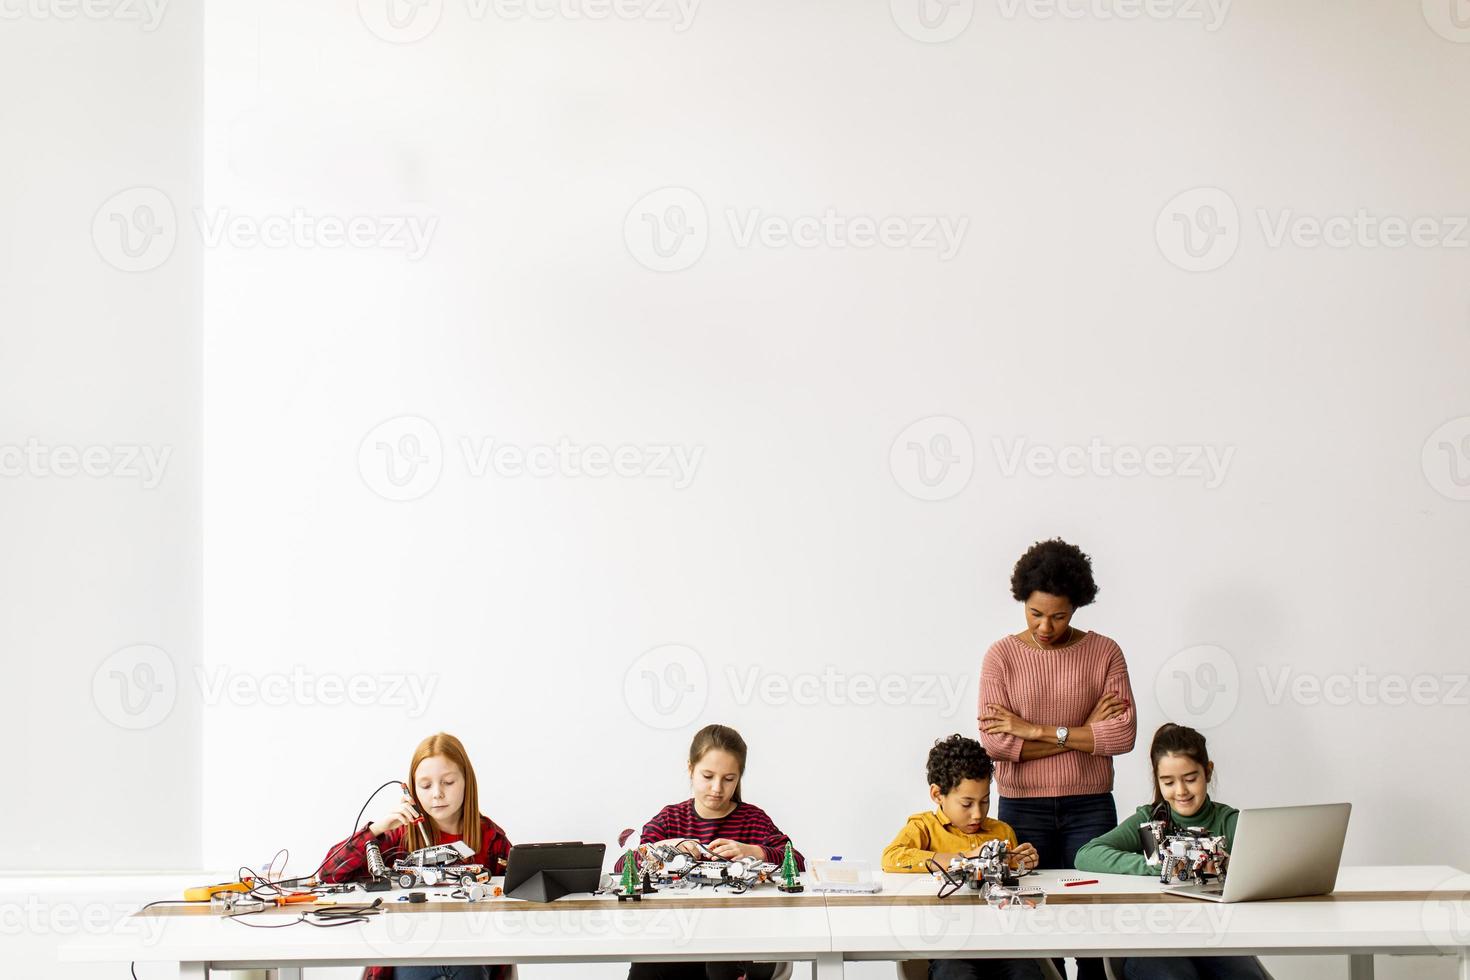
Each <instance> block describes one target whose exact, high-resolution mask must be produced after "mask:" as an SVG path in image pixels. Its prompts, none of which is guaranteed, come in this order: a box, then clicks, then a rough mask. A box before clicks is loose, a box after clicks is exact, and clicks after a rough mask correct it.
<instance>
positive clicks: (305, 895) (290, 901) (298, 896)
mask: <svg viewBox="0 0 1470 980" xmlns="http://www.w3.org/2000/svg"><path fill="white" fill-rule="evenodd" d="M271 901H272V902H275V903H276V904H277V905H297V904H300V903H301V902H315V901H316V895H314V894H313V893H311V892H296V893H295V894H292V895H277V896H275V897H274V898H272V899H271Z"/></svg>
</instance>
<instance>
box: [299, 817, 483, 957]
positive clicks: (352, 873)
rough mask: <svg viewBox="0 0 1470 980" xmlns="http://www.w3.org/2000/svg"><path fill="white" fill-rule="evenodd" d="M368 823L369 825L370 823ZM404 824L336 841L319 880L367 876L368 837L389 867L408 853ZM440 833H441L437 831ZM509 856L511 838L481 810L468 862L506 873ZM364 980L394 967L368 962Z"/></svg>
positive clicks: (348, 879)
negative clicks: (477, 841)
mask: <svg viewBox="0 0 1470 980" xmlns="http://www.w3.org/2000/svg"><path fill="white" fill-rule="evenodd" d="M369 826H371V825H369ZM406 833H407V828H406V827H395V828H394V829H392V830H390V831H388V832H387V833H386V834H383V835H382V836H381V837H377V838H374V837H373V835H372V832H371V831H370V830H368V828H367V827H363V828H362V829H361V830H359V831H358V832H357V833H355V834H353V835H352V836H351V837H349V838H347V839H346V840H345V841H342V842H341V843H340V844H337V845H335V846H334V847H333V848H332V849H331V850H330V851H328V852H327V860H326V861H325V862H324V863H323V865H322V871H321V876H320V877H321V880H322V881H327V882H337V881H354V880H363V879H366V878H367V876H368V874H367V850H366V848H367V845H368V841H370V840H377V842H378V848H379V850H381V851H382V852H383V863H384V864H386V865H388V867H389V868H390V869H391V868H392V867H393V862H394V861H395V860H397V859H398V858H401V857H403V856H404V855H405V854H407V853H408V851H407V850H405V848H404V845H403V838H404V835H405V834H406ZM438 836H439V837H441V838H442V837H443V836H444V835H442V834H440V835H438ZM509 856H510V840H509V839H508V838H507V837H506V836H505V831H503V830H501V829H500V825H499V824H497V823H496V822H495V821H494V820H491V819H490V818H489V817H487V816H485V815H484V814H481V815H480V849H479V850H478V851H476V852H475V856H474V857H473V858H471V859H470V863H474V864H483V865H485V867H486V869H488V870H489V872H490V873H491V874H492V875H503V874H505V862H506V859H507V858H508V857H509ZM508 972H509V967H504V966H501V967H496V968H495V969H494V972H493V975H494V976H495V977H496V978H497V980H504V977H505V976H506V974H507V973H508ZM362 977H363V980H393V968H392V967H391V966H370V967H368V968H367V969H365V970H363V971H362Z"/></svg>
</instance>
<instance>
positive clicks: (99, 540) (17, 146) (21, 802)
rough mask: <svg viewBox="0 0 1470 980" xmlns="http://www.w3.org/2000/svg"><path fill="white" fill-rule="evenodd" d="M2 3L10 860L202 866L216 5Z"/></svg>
mask: <svg viewBox="0 0 1470 980" xmlns="http://www.w3.org/2000/svg"><path fill="white" fill-rule="evenodd" d="M0 15H3V19H0V88H3V90H4V92H5V93H6V96H5V98H4V99H3V101H0V147H3V151H0V541H3V542H4V547H3V548H0V649H3V654H4V663H5V677H6V687H5V690H6V698H5V710H4V711H0V737H3V739H4V743H5V745H6V747H7V754H6V762H7V765H6V767H5V769H6V773H5V779H6V783H7V789H8V790H10V792H7V793H6V794H5V798H6V800H7V805H6V806H3V807H0V835H3V836H4V838H5V839H6V840H7V841H9V842H11V846H9V847H7V848H6V851H5V856H4V858H3V859H0V866H3V867H4V868H7V869H55V868H66V869H81V868H87V869H94V870H95V869H124V868H152V869H165V868H180V867H195V866H197V865H198V863H199V850H200V840H201V824H202V821H201V807H200V802H201V801H200V779H199V772H200V760H201V755H200V749H199V738H198V733H199V727H200V713H199V708H198V699H197V698H196V697H194V696H193V695H192V694H191V693H190V688H191V685H189V684H188V683H187V680H186V683H185V684H183V685H180V684H179V683H178V681H179V679H180V678H181V677H182V678H185V679H187V677H188V676H190V675H191V674H192V671H193V665H194V664H196V663H197V662H198V660H199V643H200V629H201V627H200V622H201V610H200V576H201V567H200V552H201V549H200V545H199V540H200V533H201V521H200V464H199V430H200V403H199V386H200V366H199V357H200V339H201V332H200V326H199V323H200V312H201V297H202V294H203V287H202V282H201V278H200V277H201V263H200V249H199V248H198V246H197V244H196V243H195V242H193V241H192V240H191V239H189V238H187V237H177V236H171V235H170V234H168V231H167V229H168V228H169V227H171V218H170V216H169V209H170V208H171V207H172V206H173V205H174V203H177V205H178V206H180V207H182V206H184V204H186V203H187V202H189V201H191V200H197V199H198V196H199V192H200V186H201V183H202V177H203V174H202V165H201V153H200V137H199V117H200V113H201V111H202V106H203V96H202V92H201V83H202V78H203V76H202V70H201V67H200V66H201V60H202V47H201V21H202V15H201V11H200V9H199V5H198V4H196V3H188V2H183V0H179V2H175V3H171V4H164V5H162V6H160V5H159V4H157V3H153V4H150V5H147V6H145V5H142V4H116V3H112V4H110V3H94V4H88V5H87V6H86V7H85V8H83V7H82V6H80V5H78V4H70V5H67V4H65V3H59V4H48V3H45V2H37V3H27V4H21V3H6V4H4V6H3V8H0ZM140 207H149V208H152V211H151V215H152V220H151V221H150V222H147V223H146V226H147V227H149V228H155V229H158V231H159V234H157V235H153V236H151V237H149V236H145V234H144V230H145V229H143V228H141V227H140V225H138V224H134V220H135V219H137V221H138V222H140V223H142V222H143V217H144V216H143V215H142V214H141V213H139V212H138V210H137V209H138V208H140ZM119 221H121V222H123V225H119V224H118V223H117V222H119ZM124 226H125V227H126V234H127V237H126V239H125V238H124V237H123V231H124ZM129 251H131V252H133V253H135V254H133V255H131V256H130V255H129V254H128V253H129ZM58 841H65V842H69V843H68V844H67V845H66V846H57V844H56V842H58Z"/></svg>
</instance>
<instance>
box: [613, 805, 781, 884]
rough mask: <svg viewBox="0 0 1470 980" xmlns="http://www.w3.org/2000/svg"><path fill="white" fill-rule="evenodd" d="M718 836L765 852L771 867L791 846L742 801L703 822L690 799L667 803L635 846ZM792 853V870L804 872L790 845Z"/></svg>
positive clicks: (703, 841) (762, 814)
mask: <svg viewBox="0 0 1470 980" xmlns="http://www.w3.org/2000/svg"><path fill="white" fill-rule="evenodd" d="M722 837H723V838H724V839H725V840H733V841H735V842H736V843H739V844H755V845H757V846H759V847H760V849H761V850H762V851H763V852H765V859H766V860H767V861H769V862H771V863H772V864H780V863H781V861H782V859H783V858H784V857H785V855H786V845H787V844H790V843H791V838H790V837H787V836H786V835H785V834H783V833H781V831H780V830H779V829H778V828H777V827H776V825H775V824H774V823H773V822H772V821H771V818H770V817H768V816H766V811H764V810H762V809H761V808H760V807H758V806H756V805H755V804H753V803H745V802H743V801H742V802H740V803H737V804H735V809H733V810H731V811H730V812H729V813H727V814H725V815H724V816H723V817H720V818H719V819H717V820H706V819H705V818H704V817H701V816H700V815H699V814H698V813H697V812H696V811H695V809H694V800H693V799H688V800H685V801H684V802H683V803H671V804H669V805H668V806H666V807H664V808H663V809H662V810H660V811H658V815H657V816H655V817H654V818H653V819H652V820H650V821H648V823H646V824H644V825H643V836H642V837H640V838H639V843H642V844H654V843H657V842H658V841H661V840H670V839H672V840H681V839H685V838H688V839H690V840H697V841H699V842H700V843H701V844H708V843H709V842H710V841H714V840H719V839H720V838H722ZM792 853H793V855H794V856H795V857H796V870H798V871H805V870H806V859H805V858H803V857H802V856H801V852H800V851H798V850H796V848H795V846H794V845H793V847H792Z"/></svg>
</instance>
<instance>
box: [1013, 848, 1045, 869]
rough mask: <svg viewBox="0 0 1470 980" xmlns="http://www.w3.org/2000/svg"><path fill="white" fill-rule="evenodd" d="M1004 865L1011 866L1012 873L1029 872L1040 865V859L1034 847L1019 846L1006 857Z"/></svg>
mask: <svg viewBox="0 0 1470 980" xmlns="http://www.w3.org/2000/svg"><path fill="white" fill-rule="evenodd" d="M1006 863H1007V864H1009V865H1010V866H1011V870H1012V871H1030V870H1031V869H1032V868H1034V867H1036V865H1038V864H1040V863H1041V858H1040V856H1039V855H1038V854H1037V853H1036V848H1035V847H1032V846H1031V845H1030V844H1021V845H1018V846H1017V847H1016V848H1015V850H1013V851H1011V852H1010V853H1009V854H1007V855H1006Z"/></svg>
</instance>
